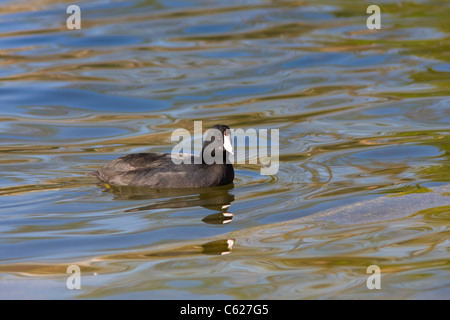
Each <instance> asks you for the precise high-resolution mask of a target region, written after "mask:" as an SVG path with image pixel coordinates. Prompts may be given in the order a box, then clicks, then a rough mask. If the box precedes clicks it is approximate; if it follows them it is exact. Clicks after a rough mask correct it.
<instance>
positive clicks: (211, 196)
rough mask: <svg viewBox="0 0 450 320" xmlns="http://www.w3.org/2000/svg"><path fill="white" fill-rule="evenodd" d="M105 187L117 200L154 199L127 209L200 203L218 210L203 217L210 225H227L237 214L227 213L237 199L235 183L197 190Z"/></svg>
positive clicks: (176, 206) (192, 205)
mask: <svg viewBox="0 0 450 320" xmlns="http://www.w3.org/2000/svg"><path fill="white" fill-rule="evenodd" d="M103 186H105V189H104V190H103V191H105V192H109V193H111V194H113V195H114V199H117V200H153V201H151V203H150V204H147V205H145V206H141V207H136V208H133V209H128V210H126V212H135V211H144V210H153V209H164V208H170V209H178V208H187V207H197V206H199V207H203V208H206V209H209V210H213V211H216V213H214V214H211V215H208V216H206V217H205V218H204V219H202V221H203V222H205V223H209V224H226V223H229V222H231V220H232V219H233V216H234V215H233V214H232V213H230V212H228V208H229V207H230V206H231V203H232V202H233V201H234V195H233V194H232V193H231V192H230V191H231V190H232V189H233V188H234V184H229V185H226V186H218V187H212V188H196V189H151V188H142V187H130V186H110V185H103Z"/></svg>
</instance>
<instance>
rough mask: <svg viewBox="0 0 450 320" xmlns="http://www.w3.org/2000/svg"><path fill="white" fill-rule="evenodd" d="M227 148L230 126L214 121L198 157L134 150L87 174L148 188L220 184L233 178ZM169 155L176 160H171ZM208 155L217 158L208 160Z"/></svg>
mask: <svg viewBox="0 0 450 320" xmlns="http://www.w3.org/2000/svg"><path fill="white" fill-rule="evenodd" d="M228 152H230V153H232V154H233V147H232V143H231V135H230V128H229V127H228V126H226V125H215V126H214V127H212V128H211V129H210V130H208V132H207V135H206V138H205V142H204V143H203V148H202V153H201V157H200V159H199V157H198V156H195V155H192V154H183V155H172V154H170V153H135V154H129V155H126V156H123V157H120V158H118V159H115V160H113V161H111V162H110V163H108V164H107V165H105V166H104V167H103V168H100V169H99V170H97V171H94V172H91V173H89V174H90V175H91V176H94V177H96V178H98V179H100V180H101V181H103V182H105V183H108V184H111V185H115V186H135V187H148V188H205V187H213V186H220V185H226V184H229V183H231V182H233V179H234V170H233V165H232V164H230V163H227V160H226V159H227V156H228ZM172 157H174V159H177V160H178V161H173V159H172ZM211 157H213V158H214V159H215V160H220V161H214V162H211ZM180 160H182V162H181V163H179V162H180ZM189 160H190V161H189ZM175 162H178V163H179V164H176V163H175Z"/></svg>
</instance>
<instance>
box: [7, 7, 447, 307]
mask: <svg viewBox="0 0 450 320" xmlns="http://www.w3.org/2000/svg"><path fill="white" fill-rule="evenodd" d="M30 3H31V2H30V1H25V0H23V1H17V0H14V1H3V2H1V3H0V81H1V82H0V106H1V109H0V297H1V298H150V299H169V298H170V299H174V298H175V299H184V298H188V299H211V298H213V299H214V298H217V299H266V298H270V299H304V298H309V299H316V298H333V299H341V298H367V299H373V298H388V299H394V298H401V299H411V298H446V299H449V298H450V268H449V257H450V253H449V247H450V246H449V235H450V231H449V222H450V198H449V195H450V187H449V184H448V182H449V180H450V170H449V169H450V166H449V150H450V148H449V135H448V133H449V131H450V108H449V102H450V79H449V74H450V59H449V56H448V48H449V40H448V39H449V35H450V28H449V24H448V10H447V11H446V10H445V9H448V3H447V2H445V1H444V2H440V1H428V2H427V1H421V2H420V3H416V2H414V3H413V2H402V1H383V3H381V4H379V5H380V7H381V11H382V28H381V30H368V29H367V28H366V19H367V17H368V15H367V14H366V8H367V6H368V5H369V3H364V2H355V1H303V2H299V1H277V2H273V1H263V0H254V1H148V0H141V1H138V0H130V1H114V0H110V1H106V0H103V1H102V0H95V1H77V4H78V5H79V6H80V7H81V12H82V28H81V30H67V28H66V19H67V17H68V14H66V8H67V6H68V5H69V4H71V2H70V1H56V0H35V1H33V2H32V3H33V4H30ZM195 120H202V121H203V124H204V126H205V127H207V126H211V125H213V124H217V123H223V124H227V125H229V126H230V127H232V128H243V129H247V128H255V129H262V128H267V129H271V128H275V129H279V130H280V170H279V172H278V173H277V174H276V175H273V176H263V175H260V173H259V170H260V167H261V166H260V165H254V164H243V165H235V170H236V179H235V183H234V185H233V186H226V187H219V188H212V189H207V190H198V191H192V190H191V191H179V192H173V193H167V192H161V191H158V190H153V191H148V192H144V191H142V190H140V191H139V192H138V191H136V190H134V191H133V190H131V191H130V190H123V189H117V188H105V187H104V186H101V185H98V184H96V182H95V181H94V180H92V178H90V177H88V176H86V172H89V171H91V170H94V169H97V168H99V167H100V166H102V165H104V164H105V163H106V162H107V161H109V160H111V159H114V158H116V157H118V156H119V155H122V154H126V153H131V152H145V151H152V152H154V151H157V152H170V150H171V149H172V147H173V142H171V141H170V136H171V133H172V131H173V130H174V129H175V128H186V129H188V130H192V128H193V121H195ZM228 204H231V206H230V207H229V208H228V209H227V210H226V209H223V210H222V209H221V207H222V206H223V205H228ZM225 211H228V212H229V213H232V214H233V215H234V216H232V217H231V216H230V215H226V216H224V215H223V212H225ZM73 264H75V265H78V266H80V268H81V274H82V278H81V285H82V288H81V290H69V289H67V287H66V280H67V278H68V276H69V274H67V273H66V270H67V267H68V266H69V265H73ZM370 265H378V266H379V267H380V269H381V289H380V290H369V289H368V288H367V287H366V280H367V278H368V276H369V274H367V273H366V269H367V267H368V266H370Z"/></svg>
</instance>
